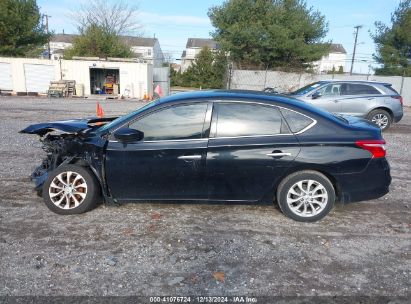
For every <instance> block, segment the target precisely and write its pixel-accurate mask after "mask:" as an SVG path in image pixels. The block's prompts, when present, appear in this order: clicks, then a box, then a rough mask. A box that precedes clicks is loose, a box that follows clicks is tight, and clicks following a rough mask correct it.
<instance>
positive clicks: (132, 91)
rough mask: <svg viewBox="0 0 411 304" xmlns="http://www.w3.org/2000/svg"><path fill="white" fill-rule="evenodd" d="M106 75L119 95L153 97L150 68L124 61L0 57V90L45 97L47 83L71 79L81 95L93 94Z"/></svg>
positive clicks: (142, 64)
mask: <svg viewBox="0 0 411 304" xmlns="http://www.w3.org/2000/svg"><path fill="white" fill-rule="evenodd" d="M107 75H113V76H114V77H115V78H116V83H117V84H118V87H119V91H118V93H119V94H120V95H123V96H125V97H131V98H138V99H142V98H143V97H144V95H149V96H152V94H153V65H152V64H148V63H137V62H127V61H126V60H122V61H119V60H116V59H113V60H110V58H108V59H107V60H99V59H94V60H93V59H92V58H89V59H88V60H61V61H57V60H48V59H31V58H8V57H0V91H10V92H12V93H39V94H45V93H46V92H47V90H48V89H49V86H50V81H56V80H75V81H76V84H77V85H81V86H82V87H83V89H84V90H83V92H84V94H85V95H91V94H94V93H96V92H95V87H100V88H101V87H102V86H103V85H104V82H105V77H106V76H107Z"/></svg>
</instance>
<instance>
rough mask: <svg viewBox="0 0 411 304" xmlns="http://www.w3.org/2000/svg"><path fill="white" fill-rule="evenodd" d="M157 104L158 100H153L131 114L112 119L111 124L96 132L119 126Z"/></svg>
mask: <svg viewBox="0 0 411 304" xmlns="http://www.w3.org/2000/svg"><path fill="white" fill-rule="evenodd" d="M159 102H160V99H157V100H154V101H152V102H150V103H148V104H146V105H145V106H143V107H141V108H138V109H137V110H135V111H133V112H131V113H128V114H126V115H124V116H120V117H118V118H116V119H114V120H113V121H112V122H110V123H108V124H105V125H104V126H102V127H101V128H100V129H98V130H97V131H98V132H102V131H106V130H108V129H110V128H111V127H113V126H116V125H121V124H122V123H123V122H125V121H127V120H128V119H129V118H131V117H133V116H134V115H136V114H138V113H141V112H143V111H145V110H147V109H149V108H151V107H153V106H155V105H157V104H158V103H159Z"/></svg>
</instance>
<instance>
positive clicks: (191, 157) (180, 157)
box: [178, 155, 201, 160]
mask: <svg viewBox="0 0 411 304" xmlns="http://www.w3.org/2000/svg"><path fill="white" fill-rule="evenodd" d="M178 159H183V160H195V159H201V155H182V156H179V157H178Z"/></svg>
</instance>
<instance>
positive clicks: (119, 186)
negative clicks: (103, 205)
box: [106, 102, 211, 200]
mask: <svg viewBox="0 0 411 304" xmlns="http://www.w3.org/2000/svg"><path fill="white" fill-rule="evenodd" d="M207 108H208V104H207V103H206V102H204V103H203V102H197V103H192V104H183V105H178V106H168V107H165V108H162V109H160V110H156V111H155V112H153V113H149V114H148V115H145V116H143V117H139V118H137V119H136V120H135V121H133V122H131V123H129V124H128V125H127V126H125V127H129V128H132V129H136V130H139V131H142V132H143V133H144V138H143V140H141V141H138V142H132V143H122V142H117V141H115V140H110V141H109V143H108V147H107V153H106V178H107V183H108V186H109V189H110V191H111V194H112V196H113V197H114V198H117V199H119V200H140V199H159V200H160V199H161V200H163V199H187V200H192V199H206V198H207V186H206V155H207V143H208V138H207V136H206V135H205V134H206V130H207V129H208V128H209V123H210V118H208V121H207V119H206V117H207V116H211V109H210V111H207ZM210 108H211V105H210ZM207 112H208V113H209V115H206V114H207ZM207 124H208V125H207Z"/></svg>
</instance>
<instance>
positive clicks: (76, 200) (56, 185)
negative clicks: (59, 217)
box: [49, 171, 87, 210]
mask: <svg viewBox="0 0 411 304" xmlns="http://www.w3.org/2000/svg"><path fill="white" fill-rule="evenodd" d="M49 196H50V199H51V201H52V202H53V204H54V205H56V206H57V207H59V208H61V209H66V210H67V209H73V208H77V207H78V206H80V205H81V204H82V203H83V202H84V200H85V198H86V196H87V183H86V180H85V179H84V177H83V176H81V175H80V174H79V173H77V172H73V171H65V172H61V173H59V174H58V175H56V177H54V179H53V181H52V182H51V184H50V187H49Z"/></svg>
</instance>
